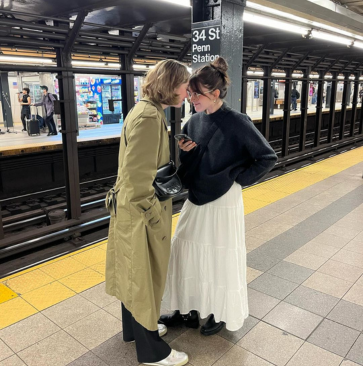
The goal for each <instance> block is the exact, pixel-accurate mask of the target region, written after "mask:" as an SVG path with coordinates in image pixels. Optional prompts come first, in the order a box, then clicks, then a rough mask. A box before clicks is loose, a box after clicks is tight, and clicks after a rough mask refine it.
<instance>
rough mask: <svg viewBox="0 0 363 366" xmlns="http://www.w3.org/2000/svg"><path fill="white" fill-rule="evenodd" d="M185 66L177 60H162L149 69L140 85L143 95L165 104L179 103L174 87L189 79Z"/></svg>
mask: <svg viewBox="0 0 363 366" xmlns="http://www.w3.org/2000/svg"><path fill="white" fill-rule="evenodd" d="M189 76H190V74H189V72H188V69H187V67H186V66H185V65H184V64H182V63H181V62H179V61H175V60H164V61H160V62H159V63H157V64H156V66H155V67H154V68H153V69H152V70H150V71H149V72H148V73H147V75H146V79H145V82H144V85H143V86H142V92H143V95H144V96H146V97H149V98H150V99H151V100H153V101H154V102H157V103H160V104H165V105H176V104H178V103H179V95H178V94H176V93H175V89H176V88H178V87H179V86H180V85H182V84H184V83H187V82H188V80H189Z"/></svg>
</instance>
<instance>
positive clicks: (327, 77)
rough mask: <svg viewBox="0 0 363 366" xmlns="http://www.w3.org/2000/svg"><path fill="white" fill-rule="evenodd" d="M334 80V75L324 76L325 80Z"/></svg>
mask: <svg viewBox="0 0 363 366" xmlns="http://www.w3.org/2000/svg"><path fill="white" fill-rule="evenodd" d="M332 78H333V75H325V76H324V79H332Z"/></svg>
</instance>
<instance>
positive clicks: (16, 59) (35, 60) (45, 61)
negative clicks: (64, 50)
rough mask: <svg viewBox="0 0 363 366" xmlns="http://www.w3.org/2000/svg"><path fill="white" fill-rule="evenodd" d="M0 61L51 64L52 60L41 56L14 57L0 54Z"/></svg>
mask: <svg viewBox="0 0 363 366" xmlns="http://www.w3.org/2000/svg"><path fill="white" fill-rule="evenodd" d="M0 61H10V62H19V63H36V64H53V63H54V60H53V59H51V58H43V57H16V56H0Z"/></svg>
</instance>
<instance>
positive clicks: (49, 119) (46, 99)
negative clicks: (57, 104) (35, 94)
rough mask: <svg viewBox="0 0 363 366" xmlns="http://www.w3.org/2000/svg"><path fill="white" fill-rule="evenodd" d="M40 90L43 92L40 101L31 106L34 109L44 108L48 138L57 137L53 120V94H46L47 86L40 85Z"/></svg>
mask: <svg viewBox="0 0 363 366" xmlns="http://www.w3.org/2000/svg"><path fill="white" fill-rule="evenodd" d="M40 88H41V89H42V91H43V98H42V101H41V102H39V103H35V104H33V105H34V106H35V107H39V106H44V108H45V113H46V117H45V123H46V125H47V126H48V130H49V132H48V136H51V135H58V132H57V128H56V126H55V123H54V118H53V115H54V101H55V98H54V96H53V94H51V93H48V87H47V86H45V85H41V86H40Z"/></svg>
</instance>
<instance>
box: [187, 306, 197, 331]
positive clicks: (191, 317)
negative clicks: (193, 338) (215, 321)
mask: <svg viewBox="0 0 363 366" xmlns="http://www.w3.org/2000/svg"><path fill="white" fill-rule="evenodd" d="M184 319H185V326H186V327H188V328H194V329H198V328H199V316H198V312H197V311H196V310H192V311H190V312H189V314H188V315H185V316H184Z"/></svg>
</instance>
